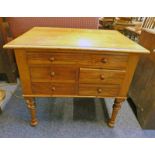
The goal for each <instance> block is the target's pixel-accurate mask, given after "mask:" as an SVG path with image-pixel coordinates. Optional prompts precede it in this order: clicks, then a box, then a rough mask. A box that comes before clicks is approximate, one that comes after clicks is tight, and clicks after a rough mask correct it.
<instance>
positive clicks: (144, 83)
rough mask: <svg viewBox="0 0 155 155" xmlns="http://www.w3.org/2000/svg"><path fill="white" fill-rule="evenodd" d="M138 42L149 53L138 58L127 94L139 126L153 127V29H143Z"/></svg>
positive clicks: (154, 112) (154, 108)
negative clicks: (149, 52) (134, 107)
mask: <svg viewBox="0 0 155 155" xmlns="http://www.w3.org/2000/svg"><path fill="white" fill-rule="evenodd" d="M140 44H141V45H142V46H144V47H145V48H147V49H149V50H150V51H151V54H149V55H147V56H142V57H141V58H140V61H139V64H138V67H137V69H136V72H135V75H134V77H133V81H132V84H131V88H130V91H129V96H130V97H131V99H132V100H133V102H134V104H135V105H136V109H137V118H138V120H139V122H140V124H141V126H142V127H143V128H150V129H155V121H154V119H155V51H153V50H154V49H155V30H149V29H143V30H142V33H141V35H140Z"/></svg>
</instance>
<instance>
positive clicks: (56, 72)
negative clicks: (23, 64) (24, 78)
mask: <svg viewBox="0 0 155 155" xmlns="http://www.w3.org/2000/svg"><path fill="white" fill-rule="evenodd" d="M30 75H31V81H32V82H47V81H52V82H61V83H63V82H75V81H76V80H77V78H78V69H77V68H75V67H68V66H66V67H65V66H61V65H59V66H50V67H40V66H31V67H30Z"/></svg>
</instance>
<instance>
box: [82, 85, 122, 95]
mask: <svg viewBox="0 0 155 155" xmlns="http://www.w3.org/2000/svg"><path fill="white" fill-rule="evenodd" d="M119 89H120V86H119V85H103V86H102V85H90V84H80V85H79V95H81V96H98V97H115V96H117V95H118V93H119Z"/></svg>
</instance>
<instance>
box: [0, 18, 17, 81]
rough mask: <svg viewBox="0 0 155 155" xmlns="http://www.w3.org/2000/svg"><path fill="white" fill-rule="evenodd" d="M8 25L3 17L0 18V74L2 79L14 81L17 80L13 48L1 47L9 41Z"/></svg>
mask: <svg viewBox="0 0 155 155" xmlns="http://www.w3.org/2000/svg"><path fill="white" fill-rule="evenodd" d="M11 39H12V38H11V33H10V31H9V25H8V23H7V22H5V20H4V18H2V17H1V18H0V75H1V79H2V76H3V77H4V78H3V80H6V81H7V82H11V83H15V82H16V80H17V65H16V62H15V56H14V52H13V50H10V49H7V50H6V49H3V45H4V44H5V43H7V42H8V41H10V40H11Z"/></svg>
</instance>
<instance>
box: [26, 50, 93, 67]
mask: <svg viewBox="0 0 155 155" xmlns="http://www.w3.org/2000/svg"><path fill="white" fill-rule="evenodd" d="M27 61H28V64H81V65H89V64H91V57H90V56H89V55H87V54H82V53H79V54H72V53H53V52H49V53H47V52H42V53H41V52H27Z"/></svg>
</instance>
